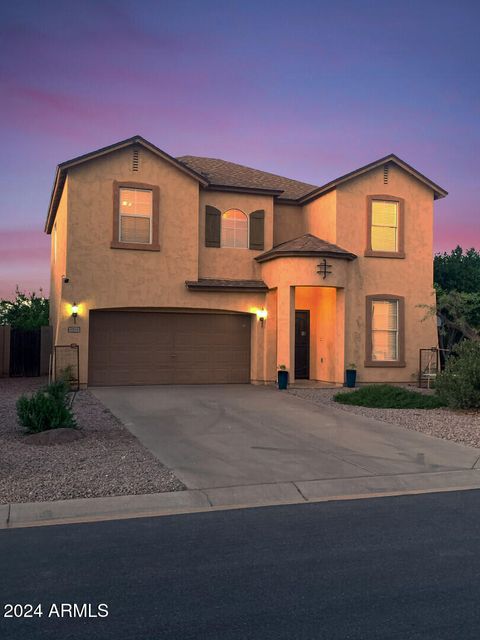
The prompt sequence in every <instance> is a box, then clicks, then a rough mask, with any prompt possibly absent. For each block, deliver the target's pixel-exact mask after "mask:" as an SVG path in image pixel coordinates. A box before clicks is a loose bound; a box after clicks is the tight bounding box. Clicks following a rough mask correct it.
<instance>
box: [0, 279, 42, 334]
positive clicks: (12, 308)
mask: <svg viewBox="0 0 480 640" xmlns="http://www.w3.org/2000/svg"><path fill="white" fill-rule="evenodd" d="M48 317H49V304H48V298H45V297H44V296H43V291H42V289H40V295H39V296H37V294H36V293H35V292H33V293H28V294H27V293H25V292H23V291H20V289H19V288H18V287H17V288H16V290H15V299H14V300H0V324H9V325H10V326H12V327H15V328H18V329H36V328H37V327H44V326H46V325H48Z"/></svg>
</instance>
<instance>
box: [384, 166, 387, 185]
mask: <svg viewBox="0 0 480 640" xmlns="http://www.w3.org/2000/svg"><path fill="white" fill-rule="evenodd" d="M383 184H388V164H384V165H383Z"/></svg>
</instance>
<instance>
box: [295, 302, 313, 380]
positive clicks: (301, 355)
mask: <svg viewBox="0 0 480 640" xmlns="http://www.w3.org/2000/svg"><path fill="white" fill-rule="evenodd" d="M309 377H310V311H295V378H297V379H303V380H308V378H309Z"/></svg>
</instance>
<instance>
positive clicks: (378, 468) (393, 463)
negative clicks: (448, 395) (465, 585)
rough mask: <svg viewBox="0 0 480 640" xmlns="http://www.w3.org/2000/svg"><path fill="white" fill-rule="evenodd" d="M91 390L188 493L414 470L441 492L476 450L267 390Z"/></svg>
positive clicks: (408, 474) (348, 481)
mask: <svg viewBox="0 0 480 640" xmlns="http://www.w3.org/2000/svg"><path fill="white" fill-rule="evenodd" d="M92 391H93V393H94V394H95V396H96V397H97V398H99V399H100V400H101V401H102V402H103V403H104V404H105V405H106V406H107V407H108V408H109V409H110V410H111V411H112V412H113V413H114V414H115V415H116V416H117V417H118V418H119V419H120V420H121V421H122V422H123V423H124V424H125V425H126V427H127V428H128V429H129V430H130V431H131V432H132V433H133V434H134V435H135V436H137V437H138V439H139V440H140V441H141V442H142V443H143V445H144V446H145V447H147V448H148V449H149V450H150V451H151V452H152V453H153V454H154V455H156V456H157V457H158V458H159V459H160V460H161V461H162V462H163V463H164V464H165V465H167V466H168V467H170V468H171V469H172V470H173V471H174V472H175V474H176V475H177V477H178V478H180V479H181V480H182V481H183V482H184V483H185V484H186V486H187V487H188V488H189V489H209V488H215V487H237V486H242V485H269V484H273V483H295V485H294V486H295V488H294V489H292V491H296V490H298V491H301V492H302V494H303V492H304V491H305V492H308V490H311V491H314V489H315V486H318V487H319V486H322V487H323V486H325V483H327V485H328V483H329V482H330V483H332V482H334V483H335V482H336V483H337V484H336V485H335V486H341V487H344V489H343V491H346V492H348V491H349V487H350V486H352V481H353V482H356V481H358V480H361V481H362V482H363V483H364V484H365V486H366V487H367V488H369V490H372V487H373V489H374V488H375V487H377V486H379V485H381V486H383V484H384V483H385V481H384V480H382V481H380V478H382V479H385V478H388V477H391V476H395V477H396V478H401V482H400V485H401V486H402V487H407V488H408V487H409V486H410V485H411V479H412V478H419V477H420V475H419V474H429V475H428V477H429V478H434V480H435V483H436V485H438V484H439V485H441V486H442V487H443V488H445V483H447V486H450V484H451V485H452V486H455V485H456V486H458V485H459V484H460V485H462V484H465V482H466V480H464V478H470V477H471V476H470V475H465V472H466V470H468V474H472V470H473V468H474V467H475V465H476V463H477V460H478V458H479V455H480V451H479V450H478V449H474V448H469V447H464V446H461V445H458V444H455V443H452V442H447V441H444V440H440V439H437V438H433V437H429V436H425V435H423V434H420V433H417V432H414V431H408V430H406V429H404V428H402V427H395V426H393V425H391V424H387V423H384V422H379V421H376V420H371V419H368V418H364V417H362V416H357V415H353V414H351V413H347V412H345V411H342V410H341V409H331V408H329V407H321V406H317V405H314V404H311V403H309V402H307V401H305V400H302V399H300V398H296V397H294V396H292V395H290V394H288V393H286V392H279V391H277V390H276V389H273V388H271V387H262V386H258V387H257V386H251V385H221V386H155V387H102V388H95V389H92ZM462 473H463V475H462ZM475 476H477V474H475ZM478 477H479V478H480V474H478ZM455 478H456V481H453V480H452V479H455ZM449 479H450V480H449ZM338 482H340V483H343V484H340V485H338ZM302 483H303V484H302ZM315 483H317V484H315ZM322 483H323V484H322ZM382 483H383V484H382ZM397 484H398V483H397ZM417 484H418V482H417ZM420 484H421V483H420ZM330 486H331V487H333V486H334V485H332V484H330ZM415 486H416V485H415ZM312 487H313V488H312ZM317 490H318V489H317ZM322 490H323V489H322ZM331 490H334V489H331ZM335 490H336V489H335Z"/></svg>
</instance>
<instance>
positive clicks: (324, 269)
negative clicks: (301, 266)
mask: <svg viewBox="0 0 480 640" xmlns="http://www.w3.org/2000/svg"><path fill="white" fill-rule="evenodd" d="M331 266H332V265H331V264H327V259H326V258H324V259H323V260H322V262H321V263H320V264H317V267H318V271H317V273H319V274H320V275H321V276H323V279H324V280H325V278H326V277H327V276H329V275H330V274H331V273H332V272H331V271H329V269H330V268H331Z"/></svg>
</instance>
